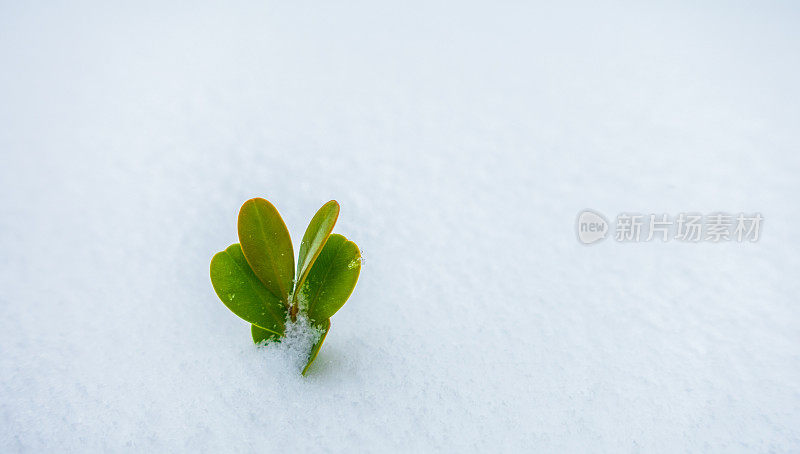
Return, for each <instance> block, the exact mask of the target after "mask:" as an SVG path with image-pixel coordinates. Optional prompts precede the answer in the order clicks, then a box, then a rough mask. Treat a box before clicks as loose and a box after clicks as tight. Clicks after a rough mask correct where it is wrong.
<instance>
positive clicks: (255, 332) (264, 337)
mask: <svg viewBox="0 0 800 454" xmlns="http://www.w3.org/2000/svg"><path fill="white" fill-rule="evenodd" d="M250 334H251V335H252V336H253V343H256V344H259V343H261V342H263V341H267V342H272V341H274V340H278V338H279V337H280V336H279V335H278V334H277V333H273V332H272V331H267V330H265V329H261V328H259V327H257V326H256V325H250Z"/></svg>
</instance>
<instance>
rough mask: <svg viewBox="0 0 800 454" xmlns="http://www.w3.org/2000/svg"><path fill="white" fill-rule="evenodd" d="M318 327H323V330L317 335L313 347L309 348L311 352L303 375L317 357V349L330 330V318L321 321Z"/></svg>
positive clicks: (320, 346)
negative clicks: (317, 337)
mask: <svg viewBox="0 0 800 454" xmlns="http://www.w3.org/2000/svg"><path fill="white" fill-rule="evenodd" d="M320 328H323V329H324V330H325V331H323V332H322V335H321V336H319V340H318V341H317V343H316V344H314V347H313V348H312V349H311V354H310V355H309V357H308V363H306V367H304V368H303V375H305V374H306V372H308V368H309V367H311V363H313V362H314V360H315V359H317V355H318V354H319V349H320V348H322V343H323V342H325V336H327V335H328V331H330V330H331V321H330V319H328V320H325V321H324V322H322V323H321V326H320Z"/></svg>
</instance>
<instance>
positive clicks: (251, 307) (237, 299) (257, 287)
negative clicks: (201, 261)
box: [211, 244, 286, 336]
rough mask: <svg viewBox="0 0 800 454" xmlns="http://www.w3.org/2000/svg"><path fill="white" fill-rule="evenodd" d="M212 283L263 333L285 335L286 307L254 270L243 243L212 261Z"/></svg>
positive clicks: (227, 302)
mask: <svg viewBox="0 0 800 454" xmlns="http://www.w3.org/2000/svg"><path fill="white" fill-rule="evenodd" d="M211 284H212V285H213V286H214V291H215V292H217V296H219V299H221V300H222V302H223V303H224V304H225V306H227V307H228V309H230V310H231V311H232V312H233V313H234V314H236V315H238V316H239V317H241V318H243V319H244V320H246V321H248V322H250V323H252V324H253V325H258V327H259V328H261V329H263V330H266V331H270V332H272V333H274V334H275V335H278V336H282V335H283V333H284V329H285V326H284V320H286V307H285V306H284V305H283V303H281V301H280V300H278V298H277V297H276V296H275V295H273V294H272V293H271V292H270V291H269V290H267V288H266V287H265V286H264V284H262V283H261V281H260V280H259V279H258V277H256V275H255V273H253V270H252V269H250V266H249V265H248V263H247V260H245V257H244V254H242V248H241V247H240V246H239V244H232V245H231V246H229V247H228V248H227V249H225V250H224V251H222V252H218V253H217V254H216V255H214V258H213V259H211Z"/></svg>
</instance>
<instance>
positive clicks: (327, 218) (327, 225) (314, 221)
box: [295, 200, 339, 300]
mask: <svg viewBox="0 0 800 454" xmlns="http://www.w3.org/2000/svg"><path fill="white" fill-rule="evenodd" d="M338 217H339V204H338V203H337V202H336V201H335V200H331V201H330V202H328V203H326V204H325V205H322V208H320V209H319V210H317V213H316V214H315V215H314V217H313V218H311V222H310V223H309V224H308V228H307V229H306V233H305V234H304V235H303V241H302V242H301V243H300V253H299V257H298V260H297V283H296V284H297V285H296V286H295V300H296V298H297V293H298V289H301V288H302V287H303V283H304V282H305V280H306V277H307V276H308V272H309V271H311V265H313V264H314V261H315V260H316V259H317V257H318V256H319V253H320V252H322V247H323V246H324V245H325V242H326V241H327V240H328V236H330V234H331V231H332V230H333V226H334V225H335V224H336V219H337V218H338Z"/></svg>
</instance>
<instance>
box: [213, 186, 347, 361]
mask: <svg viewBox="0 0 800 454" xmlns="http://www.w3.org/2000/svg"><path fill="white" fill-rule="evenodd" d="M338 217H339V204H338V203H337V202H336V201H335V200H331V201H330V202H328V203H326V204H325V205H323V206H322V208H320V209H319V211H317V214H315V215H314V217H313V218H312V219H311V222H310V223H309V224H308V228H307V229H306V233H305V234H304V235H303V241H302V242H301V243H300V254H299V257H298V260H297V268H296V269H295V263H294V250H293V249H292V239H291V237H290V236H289V230H288V229H287V228H286V224H285V223H284V222H283V219H282V218H281V215H280V214H279V213H278V210H277V209H275V207H274V206H273V205H272V204H271V203H269V202H268V201H267V200H265V199H261V198H255V199H250V200H248V201H247V202H245V203H244V205H242V208H241V209H240V210H239V222H238V229H239V243H235V244H232V245H230V246H229V247H228V248H227V249H225V250H224V251H222V252H218V253H217V254H216V255H214V258H213V259H211V284H212V285H213V286H214V291H215V292H217V296H219V299H221V300H222V302H223V303H224V304H225V306H227V307H228V309H230V310H231V311H232V312H233V313H234V314H236V315H238V316H239V317H241V318H242V319H244V320H245V321H247V322H249V323H250V324H251V334H252V336H253V342H255V343H256V344H259V343H262V342H264V343H266V342H275V341H280V340H281V339H282V338H283V337H284V336H285V334H286V324H287V323H294V322H296V321H297V318H298V315H301V316H305V317H307V319H308V321H309V322H310V323H311V324H312V325H313V326H314V327H315V328H317V329H318V330H319V331H320V332H321V333H322V334H321V335H320V337H319V339H318V340H317V341H316V343H315V344H314V345H313V347H312V349H311V352H310V353H309V356H308V362H307V363H306V366H305V368H304V369H303V375H305V374H306V372H307V371H308V368H309V367H310V366H311V363H313V362H314V360H315V359H316V357H317V354H318V353H319V349H320V347H321V346H322V342H323V341H324V340H325V336H326V335H327V334H328V331H329V330H330V328H331V320H330V318H331V316H332V315H333V314H335V313H336V311H338V310H339V308H341V307H342V306H343V305H344V303H345V302H346V301H347V299H348V298H349V297H350V295H351V294H352V293H353V288H355V286H356V281H357V280H358V274H359V273H360V272H361V251H359V249H358V246H356V244H355V243H353V242H352V241H349V240H348V239H347V238H345V237H344V236H342V235H339V234H337V233H331V231H332V230H333V225H334V224H336V219H337V218H338Z"/></svg>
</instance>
